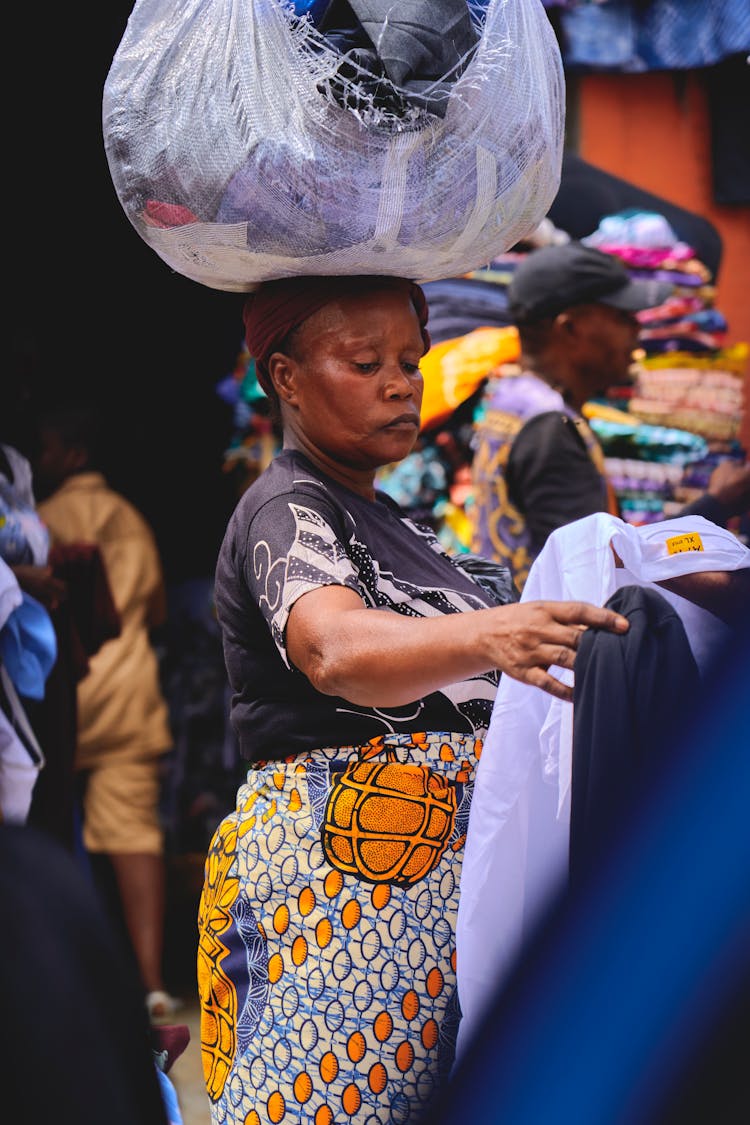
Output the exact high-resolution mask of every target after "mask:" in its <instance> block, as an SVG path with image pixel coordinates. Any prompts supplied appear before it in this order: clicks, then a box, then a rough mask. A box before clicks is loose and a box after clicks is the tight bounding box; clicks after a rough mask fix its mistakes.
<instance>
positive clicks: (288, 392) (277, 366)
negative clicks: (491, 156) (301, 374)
mask: <svg viewBox="0 0 750 1125" xmlns="http://www.w3.org/2000/svg"><path fill="white" fill-rule="evenodd" d="M266 367H267V368H268V375H269V378H270V380H271V383H272V385H273V387H274V389H275V391H276V394H277V395H278V396H279V401H280V402H285V403H288V404H290V405H294V404H295V403H296V401H297V388H296V378H295V365H294V362H293V361H292V360H291V359H290V357H289V356H288V355H284V353H283V352H274V353H273V354H272V355H271V356H270V357H269V359H268V360H267V362H266Z"/></svg>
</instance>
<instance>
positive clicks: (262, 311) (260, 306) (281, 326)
mask: <svg viewBox="0 0 750 1125" xmlns="http://www.w3.org/2000/svg"><path fill="white" fill-rule="evenodd" d="M383 289H397V290H401V291H403V292H404V293H406V294H408V296H409V297H411V301H412V304H413V305H414V309H415V311H416V313H417V316H418V317H419V324H420V327H421V329H422V339H423V340H424V346H425V351H427V350H428V349H429V347H430V334H429V332H428V331H427V328H426V324H427V316H428V309H427V299H426V297H425V295H424V292H423V291H422V289H421V287H420V286H419V285H417V284H416V282H414V281H409V280H408V279H407V278H405V277H388V276H382V277H381V276H379V275H356V276H353V277H347V276H341V277H338V276H337V277H287V278H282V279H281V280H279V281H264V282H263V284H262V285H260V286H259V288H258V289H256V290H255V291H254V292H253V293H251V294H250V295H249V296H248V298H247V300H246V302H245V307H244V310H243V313H242V319H243V320H244V322H245V340H246V341H247V347H248V351H249V352H250V355H251V356H252V357H253V359H254V360H255V369H256V374H257V377H258V382H259V383H260V385H261V387H262V388H263V390H264V391H265V392H266V394H268V393H269V392H271V393H272V391H273V388H272V387H271V380H270V376H269V374H268V367H267V363H268V360H269V358H270V357H271V356H272V355H273V353H274V352H277V351H280V350H281V345H282V344H283V343H284V340H285V339H286V338H287V336H288V335H289V334H290V332H293V331H294V329H295V328H299V326H300V325H301V324H302V323H304V321H306V320H307V318H308V317H310V316H312V315H313V313H316V312H317V311H318V310H319V309H322V308H323V307H324V306H325V305H327V304H329V303H330V302H331V301H335V300H337V299H338V298H339V297H347V296H351V295H352V294H355V293H377V292H379V291H381V290H383Z"/></svg>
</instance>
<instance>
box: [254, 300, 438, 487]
mask: <svg viewBox="0 0 750 1125" xmlns="http://www.w3.org/2000/svg"><path fill="white" fill-rule="evenodd" d="M424 350H425V349H424V342H423V339H422V333H421V330H420V326H419V319H418V317H417V314H416V311H415V309H414V306H413V305H412V303H411V300H410V299H409V297H408V295H407V294H405V293H400V292H398V291H393V290H382V291H380V292H372V293H368V294H357V295H352V296H350V297H343V298H338V299H336V300H335V301H332V302H331V303H330V304H328V305H326V306H325V307H324V308H322V309H320V310H319V311H318V312H316V313H314V314H313V315H312V316H311V317H309V319H308V320H306V321H305V322H304V324H302V325H301V326H300V328H299V329H298V330H297V331H296V333H295V334H294V337H293V340H292V345H291V348H290V353H291V354H289V355H282V354H281V353H278V352H277V353H275V354H274V356H272V357H271V359H270V360H269V365H268V366H269V370H270V372H271V375H272V378H273V379H274V382H275V384H276V386H277V390H278V392H279V398H280V401H281V406H282V416H283V421H284V432H285V438H286V439H289V438H291V444H293V445H295V446H296V447H297V448H299V449H301V450H302V451H303V452H307V453H308V454H309V455H311V456H312V457H313V458H314V459H316V460H317V461H318V462H319V463H320V464H322V465H323V466H325V465H333V466H336V465H341V466H344V467H345V468H347V469H352V470H355V471H364V472H371V471H373V470H375V469H377V468H379V467H380V466H381V465H387V464H389V463H391V462H393V461H399V460H401V459H402V458H403V457H405V456H406V455H407V454H408V453H409V452H410V451H411V449H412V448H413V446H414V443H415V442H416V439H417V435H418V433H419V411H420V407H421V403H422V375H421V372H420V370H419V361H420V359H421V358H422V356H423V354H424Z"/></svg>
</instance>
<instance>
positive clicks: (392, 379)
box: [385, 365, 415, 399]
mask: <svg viewBox="0 0 750 1125" xmlns="http://www.w3.org/2000/svg"><path fill="white" fill-rule="evenodd" d="M414 389H415V388H414V378H413V377H412V376H410V375H408V374H407V373H406V372H405V371H404V370H403V368H402V367H401V366H400V365H398V366H397V367H392V368H390V369H389V370H388V372H387V379H386V384H385V392H386V395H387V396H388V398H405V399H409V398H412V397H413V395H414Z"/></svg>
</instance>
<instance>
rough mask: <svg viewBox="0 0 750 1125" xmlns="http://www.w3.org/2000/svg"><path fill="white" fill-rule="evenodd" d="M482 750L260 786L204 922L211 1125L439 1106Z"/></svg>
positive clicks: (217, 847)
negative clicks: (468, 842)
mask: <svg viewBox="0 0 750 1125" xmlns="http://www.w3.org/2000/svg"><path fill="white" fill-rule="evenodd" d="M481 746H482V744H481V740H480V739H479V738H478V737H476V736H473V735H466V734H453V733H427V734H412V735H395V736H391V735H389V736H386V737H385V738H383V737H381V738H376V739H373V740H372V741H371V742H369V743H367V744H366V745H364V746H352V747H343V748H342V747H338V748H336V749H322V750H315V751H312V752H310V753H306V754H302V755H297V756H296V757H293V758H290V759H287V760H286V761H275V762H268V763H264V764H261V765H260V766H258V767H254V768H252V769H251V770H250V771H249V773H248V778H247V782H246V784H244V785H242V786H241V787H240V789H239V791H238V794H237V807H236V809H235V811H234V812H233V813H232V814H231V815H230V816H228V817H226V819H225V820H223V821H222V822H221V824H220V825H219V827H218V829H217V830H216V833H215V835H214V839H213V841H212V843H211V847H210V850H209V853H208V856H207V859H206V873H205V883H204V887H203V894H202V896H201V903H200V911H199V951H198V985H199V991H200V1001H201V1053H202V1061H203V1072H204V1075H205V1081H206V1089H207V1091H208V1097H209V1102H210V1105H211V1118H212V1122H213V1123H219V1125H224V1123H227V1125H267V1123H272V1125H279V1123H282V1122H283V1123H289V1125H291V1123H293V1122H300V1123H301V1122H305V1123H308V1125H334V1123H342V1125H343V1123H355V1125H407V1123H409V1122H416V1121H418V1120H419V1119H420V1117H421V1116H422V1115H423V1114H424V1112H425V1110H426V1109H427V1107H428V1106H429V1105H430V1103H431V1102H432V1100H433V1099H434V1098H435V1096H436V1095H437V1094H438V1093H439V1091H440V1089H441V1086H442V1085H443V1084H444V1083H445V1082H446V1081H447V1079H448V1075H449V1072H450V1069H451V1067H452V1064H453V1058H454V1047H455V1038H456V1032H457V1028H458V1020H459V1009H458V1001H457V995H456V971H455V970H456V948H455V921H456V912H457V907H458V890H459V878H460V874H461V861H462V856H463V849H464V840H465V836H466V829H467V824H468V815H469V805H470V802H471V793H472V789H473V779H474V771H475V767H476V763H477V759H478V757H479V755H480V754H481Z"/></svg>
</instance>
